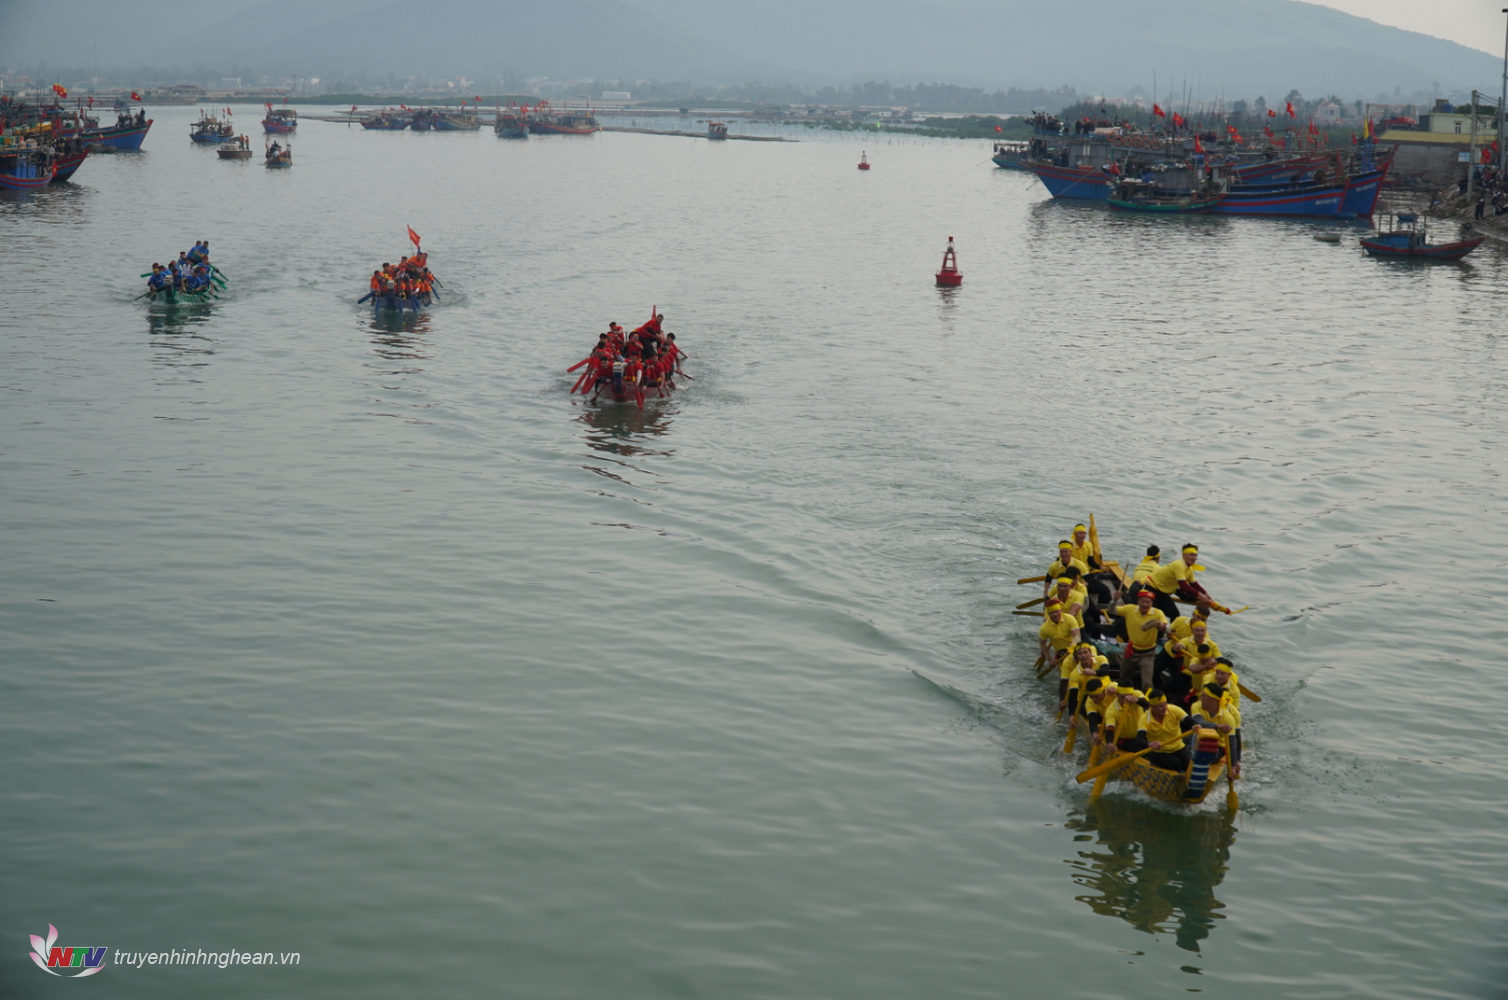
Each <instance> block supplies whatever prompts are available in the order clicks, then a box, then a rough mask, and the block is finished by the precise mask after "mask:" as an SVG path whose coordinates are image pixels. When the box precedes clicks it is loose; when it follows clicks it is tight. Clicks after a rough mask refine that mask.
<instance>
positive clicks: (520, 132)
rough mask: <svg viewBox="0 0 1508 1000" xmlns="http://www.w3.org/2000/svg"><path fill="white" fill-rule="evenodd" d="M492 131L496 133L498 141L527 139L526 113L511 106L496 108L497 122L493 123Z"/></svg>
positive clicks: (527, 119)
mask: <svg viewBox="0 0 1508 1000" xmlns="http://www.w3.org/2000/svg"><path fill="white" fill-rule="evenodd" d="M492 131H494V132H496V133H497V137H498V138H499V139H527V138H528V137H529V117H528V112H526V111H525V110H524V109H523V108H520V107H518V106H516V105H513V104H510V105H508V106H507V107H506V108H498V109H497V120H496V121H495V122H493V125H492Z"/></svg>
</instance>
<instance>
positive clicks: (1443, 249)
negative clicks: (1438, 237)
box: [1361, 212, 1484, 260]
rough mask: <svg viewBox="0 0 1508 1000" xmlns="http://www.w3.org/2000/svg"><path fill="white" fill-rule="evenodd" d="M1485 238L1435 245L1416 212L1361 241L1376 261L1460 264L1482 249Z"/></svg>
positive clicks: (1399, 216)
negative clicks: (1463, 259) (1454, 262)
mask: <svg viewBox="0 0 1508 1000" xmlns="http://www.w3.org/2000/svg"><path fill="white" fill-rule="evenodd" d="M1483 239H1484V237H1481V236H1470V237H1467V238H1466V239H1462V240H1453V241H1451V242H1448V243H1432V242H1430V239H1429V233H1428V231H1427V229H1426V226H1425V222H1424V219H1423V218H1421V217H1420V216H1419V215H1418V214H1416V213H1414V212H1399V213H1398V214H1397V215H1395V216H1393V217H1392V219H1391V221H1390V222H1389V223H1388V225H1387V227H1386V228H1382V227H1379V228H1378V230H1377V232H1375V233H1372V234H1371V235H1370V236H1363V237H1362V238H1361V246H1362V249H1363V250H1365V251H1366V252H1367V253H1369V254H1371V255H1372V256H1374V257H1396V258H1404V259H1407V260H1460V259H1461V258H1462V257H1465V256H1466V255H1467V254H1469V253H1471V252H1472V251H1473V250H1475V249H1476V248H1477V247H1479V246H1481V245H1482V240H1483Z"/></svg>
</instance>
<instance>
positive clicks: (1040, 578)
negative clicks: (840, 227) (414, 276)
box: [142, 274, 1047, 583]
mask: <svg viewBox="0 0 1508 1000" xmlns="http://www.w3.org/2000/svg"><path fill="white" fill-rule="evenodd" d="M142 277H143V278H145V277H147V275H145V274H143V275H142ZM1046 579H1047V576H1046V574H1044V575H1042V576H1023V577H1022V578H1021V579H1019V580H1017V581H1016V582H1017V583H1041V582H1042V581H1043V580H1046Z"/></svg>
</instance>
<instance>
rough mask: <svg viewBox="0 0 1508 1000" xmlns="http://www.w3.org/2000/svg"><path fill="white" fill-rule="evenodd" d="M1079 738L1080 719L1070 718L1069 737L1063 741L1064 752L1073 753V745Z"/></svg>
mask: <svg viewBox="0 0 1508 1000" xmlns="http://www.w3.org/2000/svg"><path fill="white" fill-rule="evenodd" d="M1078 738H1079V720H1078V718H1077V717H1074V718H1070V719H1069V720H1068V738H1067V739H1065V740H1064V741H1063V752H1064V753H1073V745H1074V743H1075V742H1077V741H1078Z"/></svg>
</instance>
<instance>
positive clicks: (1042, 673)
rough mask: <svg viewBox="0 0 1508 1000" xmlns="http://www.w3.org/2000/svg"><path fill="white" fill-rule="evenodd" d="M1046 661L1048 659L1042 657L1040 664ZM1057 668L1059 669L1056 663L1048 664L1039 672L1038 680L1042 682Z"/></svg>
mask: <svg viewBox="0 0 1508 1000" xmlns="http://www.w3.org/2000/svg"><path fill="white" fill-rule="evenodd" d="M1045 659H1046V657H1041V658H1039V660H1038V662H1042V660H1045ZM1056 667H1057V664H1056V663H1047V664H1045V665H1044V666H1042V668H1041V669H1039V670H1038V671H1037V680H1039V681H1040V680H1041V679H1042V678H1044V677H1046V676H1047V675H1048V674H1049V673H1050V672H1051V671H1052V670H1054V669H1055V668H1056Z"/></svg>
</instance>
